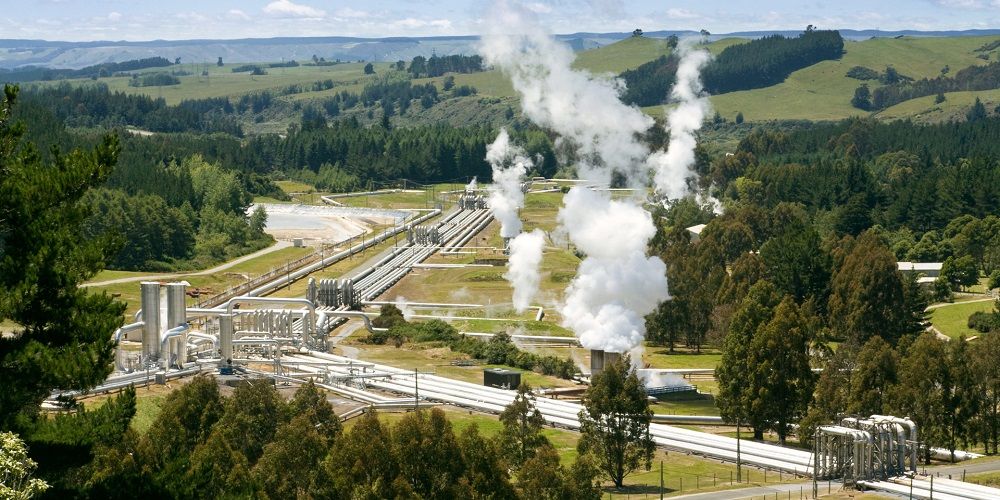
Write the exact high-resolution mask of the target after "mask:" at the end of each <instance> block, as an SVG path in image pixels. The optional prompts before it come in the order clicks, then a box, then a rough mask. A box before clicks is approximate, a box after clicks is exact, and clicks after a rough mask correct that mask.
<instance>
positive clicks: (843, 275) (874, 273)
mask: <svg viewBox="0 0 1000 500" xmlns="http://www.w3.org/2000/svg"><path fill="white" fill-rule="evenodd" d="M844 245H845V248H844V249H843V250H842V251H846V255H845V256H844V258H843V259H842V260H841V263H840V265H838V266H837V269H836V271H835V272H834V275H833V280H832V281H831V293H830V303H829V308H830V311H829V315H830V323H831V327H832V328H833V330H834V332H835V333H836V334H838V335H839V336H840V337H841V338H844V339H846V340H848V341H852V342H855V343H856V344H858V345H862V344H864V343H865V342H867V341H868V339H869V338H871V337H873V336H881V337H882V338H884V339H886V340H887V341H888V342H890V343H895V342H896V340H897V339H899V337H900V336H902V335H903V334H905V333H910V332H912V331H913V324H912V323H911V321H912V316H911V315H910V313H909V312H908V311H907V310H906V303H905V302H906V296H905V294H904V290H903V282H902V279H901V277H900V275H899V271H898V270H897V266H896V257H895V256H894V255H893V254H892V252H891V251H890V250H889V249H888V248H887V247H886V246H885V244H884V243H883V242H882V241H881V240H880V239H879V237H878V236H877V235H876V234H875V233H874V232H872V231H866V232H865V233H862V234H861V236H859V237H858V238H857V239H856V240H853V241H851V240H845V243H844Z"/></svg>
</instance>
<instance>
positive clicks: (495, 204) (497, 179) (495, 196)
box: [486, 129, 532, 252]
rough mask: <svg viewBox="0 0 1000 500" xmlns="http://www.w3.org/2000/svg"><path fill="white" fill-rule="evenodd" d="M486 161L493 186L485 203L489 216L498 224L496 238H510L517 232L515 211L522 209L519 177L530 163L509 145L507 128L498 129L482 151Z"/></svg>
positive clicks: (523, 153)
mask: <svg viewBox="0 0 1000 500" xmlns="http://www.w3.org/2000/svg"><path fill="white" fill-rule="evenodd" d="M486 161H488V162H489V163H490V166H491V167H492V168H493V186H492V187H491V188H490V197H489V199H487V203H488V204H489V206H490V210H492V211H493V217H494V218H495V219H496V220H497V221H499V222H500V236H502V237H504V238H513V237H515V236H517V235H518V234H519V233H520V232H521V219H520V218H519V217H518V211H519V210H520V209H521V207H523V206H524V192H523V191H521V178H522V177H524V174H526V173H527V172H528V169H529V168H531V167H532V162H531V160H530V159H529V158H528V156H527V154H526V153H525V152H524V150H523V149H521V148H520V147H518V146H517V145H515V144H512V143H511V140H510V134H508V133H507V129H500V134H499V135H497V138H496V140H494V141H493V144H490V145H489V147H488V148H487V149H486ZM511 251H512V252H513V250H511Z"/></svg>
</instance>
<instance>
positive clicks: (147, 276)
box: [80, 240, 292, 287]
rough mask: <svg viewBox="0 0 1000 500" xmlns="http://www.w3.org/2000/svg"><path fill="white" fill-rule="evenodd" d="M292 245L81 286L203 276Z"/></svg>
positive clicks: (283, 242)
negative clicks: (180, 269)
mask: <svg viewBox="0 0 1000 500" xmlns="http://www.w3.org/2000/svg"><path fill="white" fill-rule="evenodd" d="M290 246H292V243H291V242H289V241H282V240H279V241H278V242H276V243H275V244H273V245H271V246H269V247H267V248H265V249H263V250H258V251H256V252H254V253H251V254H247V255H244V256H242V257H239V258H236V259H233V260H231V261H229V262H225V263H223V264H219V265H218V266H215V267H213V268H211V269H204V270H201V271H194V272H190V273H168V274H143V275H141V276H128V277H125V278H117V279H113V280H106V281H92V282H89V283H84V284H82V285H80V286H81V287H88V286H106V285H114V284H116V283H129V282H132V281H156V280H165V279H176V278H183V277H184V276H202V275H205V274H215V273H217V272H220V271H225V270H226V269H229V268H231V267H233V266H236V265H238V264H242V263H244V262H246V261H248V260H250V259H256V258H257V257H260V256H261V255H266V254H269V253H271V252H275V251H277V250H281V249H282V248H288V247H290Z"/></svg>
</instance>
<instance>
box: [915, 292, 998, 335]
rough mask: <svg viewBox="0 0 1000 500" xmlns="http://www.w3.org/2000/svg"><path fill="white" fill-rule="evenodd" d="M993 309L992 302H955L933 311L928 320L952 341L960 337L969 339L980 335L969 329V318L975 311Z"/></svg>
mask: <svg viewBox="0 0 1000 500" xmlns="http://www.w3.org/2000/svg"><path fill="white" fill-rule="evenodd" d="M993 307H994V303H993V301H984V302H966V303H962V302H957V303H955V304H951V305H946V306H942V307H938V308H937V309H933V310H932V311H931V316H930V319H931V323H932V324H933V325H934V327H935V328H937V329H938V330H940V331H941V333H943V334H945V335H947V336H949V337H951V338H953V339H957V338H958V337H959V336H961V335H965V336H966V337H971V336H973V335H980V333H979V332H978V331H976V330H973V329H971V328H969V326H968V321H969V316H970V315H972V313H974V312H977V311H982V312H989V311H992V310H993Z"/></svg>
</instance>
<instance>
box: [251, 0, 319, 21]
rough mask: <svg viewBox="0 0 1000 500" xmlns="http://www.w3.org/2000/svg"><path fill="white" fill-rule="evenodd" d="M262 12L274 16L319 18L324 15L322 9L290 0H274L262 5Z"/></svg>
mask: <svg viewBox="0 0 1000 500" xmlns="http://www.w3.org/2000/svg"><path fill="white" fill-rule="evenodd" d="M264 13H265V14H267V15H270V16H274V17H309V18H320V17H323V16H325V15H326V12H325V11H323V10H322V9H317V8H315V7H310V6H308V5H304V4H298V3H292V2H291V0H275V1H273V2H271V3H269V4H267V5H266V6H264Z"/></svg>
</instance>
